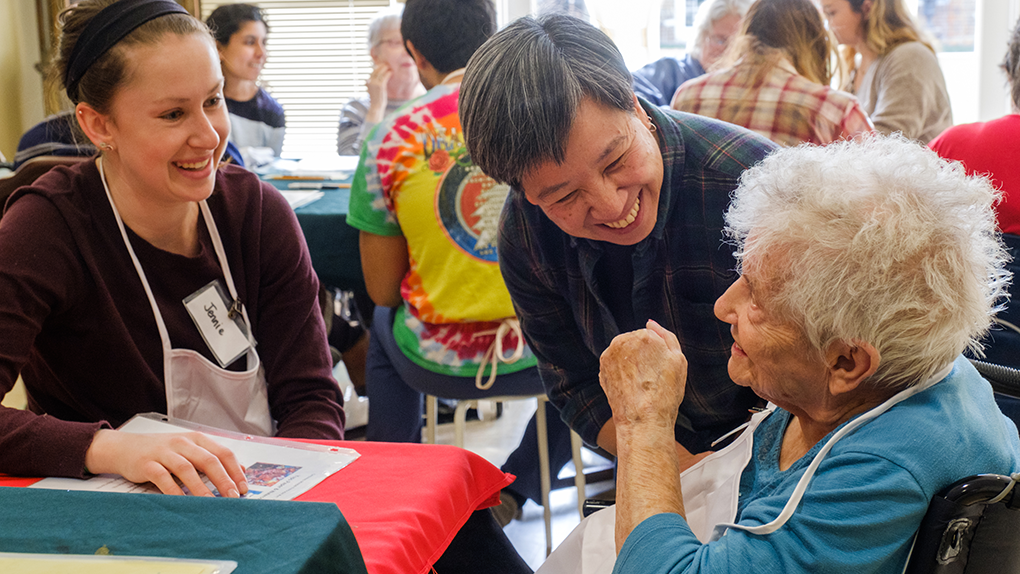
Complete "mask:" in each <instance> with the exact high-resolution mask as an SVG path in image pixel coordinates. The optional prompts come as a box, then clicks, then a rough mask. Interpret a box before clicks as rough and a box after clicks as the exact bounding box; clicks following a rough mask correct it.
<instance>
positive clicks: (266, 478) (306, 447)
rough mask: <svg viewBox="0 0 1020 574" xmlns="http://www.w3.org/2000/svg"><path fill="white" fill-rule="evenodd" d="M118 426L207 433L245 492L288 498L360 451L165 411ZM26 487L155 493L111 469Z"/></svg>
mask: <svg viewBox="0 0 1020 574" xmlns="http://www.w3.org/2000/svg"><path fill="white" fill-rule="evenodd" d="M119 430H120V431H122V432H129V433H141V434H144V433H180V432H194V431H198V432H203V433H205V434H207V435H209V437H210V438H212V439H213V440H215V441H216V442H218V443H220V444H222V445H223V446H225V447H227V448H229V449H230V450H231V451H232V452H233V453H234V456H236V457H237V460H238V462H240V463H241V464H242V465H243V466H244V467H245V469H246V471H245V476H246V478H247V479H248V494H246V495H245V496H244V497H245V498H265V499H269V500H293V499H294V498H296V497H298V496H300V495H301V494H304V493H305V492H307V491H308V490H310V489H311V488H312V487H313V486H315V485H316V484H319V483H320V482H322V481H323V480H325V479H326V477H328V476H330V475H331V474H333V473H335V472H337V471H339V470H340V469H342V468H344V467H345V466H347V465H348V464H350V463H352V462H354V461H355V460H356V459H357V458H358V457H360V456H361V455H360V454H358V453H357V451H355V450H353V449H349V448H340V447H330V446H324V445H318V444H308V443H300V442H294V441H286V440H280V439H274V438H265V437H259V436H254V435H244V434H241V433H233V432H228V431H222V430H219V429H213V428H211V427H205V426H202V425H196V424H194V423H189V422H186V421H173V422H169V421H167V418H166V417H165V416H164V415H160V414H153V413H148V414H142V415H136V416H134V417H132V418H131V420H129V421H128V422H126V423H124V424H123V425H122V426H121V427H120V429H119ZM204 480H205V484H206V486H208V487H209V489H210V490H213V493H214V494H218V493H216V491H215V490H214V489H213V486H212V483H211V482H209V480H208V479H204ZM29 488H50V489H56V490H88V491H96V492H141V493H153V494H158V493H159V489H157V488H156V487H155V486H154V485H153V484H152V483H145V484H136V483H133V482H131V481H128V480H125V479H124V478H122V477H120V476H118V475H115V474H100V475H97V476H94V477H92V478H90V479H87V480H80V479H77V478H45V479H43V480H40V481H39V482H37V483H35V484H33V485H32V486H30V487H29Z"/></svg>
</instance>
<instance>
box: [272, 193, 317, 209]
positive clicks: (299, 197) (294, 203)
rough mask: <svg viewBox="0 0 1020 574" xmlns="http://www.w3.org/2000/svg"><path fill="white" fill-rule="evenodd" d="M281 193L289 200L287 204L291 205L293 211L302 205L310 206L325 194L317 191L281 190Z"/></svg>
mask: <svg viewBox="0 0 1020 574" xmlns="http://www.w3.org/2000/svg"><path fill="white" fill-rule="evenodd" d="M280 193H281V194H282V195H283V197H284V199H286V200H287V203H288V204H290V208H291V209H297V208H299V207H301V206H302V205H308V204H309V203H311V202H313V201H316V200H317V199H319V198H321V197H322V196H323V193H322V192H321V191H319V190H316V189H300V190H294V189H290V190H281V191H280Z"/></svg>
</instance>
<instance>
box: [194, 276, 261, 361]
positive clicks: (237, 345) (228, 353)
mask: <svg viewBox="0 0 1020 574" xmlns="http://www.w3.org/2000/svg"><path fill="white" fill-rule="evenodd" d="M230 306H231V299H230V297H228V296H227V293H226V290H224V289H223V285H222V284H221V283H220V280H219V279H216V280H213V281H210V282H209V284H207V285H206V286H205V287H202V288H201V289H199V290H198V291H195V292H194V293H192V294H191V295H189V296H188V297H187V298H186V299H184V307H185V308H187V310H188V314H190V315H191V320H192V321H194V322H195V326H196V327H198V331H199V333H201V334H202V338H203V339H205V343H206V344H207V345H209V350H211V351H212V353H213V356H215V357H216V361H217V362H219V364H220V366H221V367H226V366H227V365H229V364H231V363H233V362H234V361H236V360H237V359H238V357H240V356H241V355H243V354H244V353H245V352H247V351H248V348H249V347H250V346H251V342H250V341H249V340H248V326H247V325H245V323H244V317H243V316H242V315H241V313H230ZM231 315H233V316H231Z"/></svg>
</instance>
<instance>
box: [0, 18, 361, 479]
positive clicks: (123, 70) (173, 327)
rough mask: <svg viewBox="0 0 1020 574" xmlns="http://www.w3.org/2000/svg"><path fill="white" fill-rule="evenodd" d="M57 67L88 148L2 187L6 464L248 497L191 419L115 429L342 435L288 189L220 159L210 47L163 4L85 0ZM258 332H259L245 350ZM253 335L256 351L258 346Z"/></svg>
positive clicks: (234, 468) (2, 450) (235, 469)
mask: <svg viewBox="0 0 1020 574" xmlns="http://www.w3.org/2000/svg"><path fill="white" fill-rule="evenodd" d="M60 26H61V37H60V46H59V48H58V50H57V53H56V56H55V59H54V63H53V74H54V75H55V77H56V81H58V82H59V83H61V84H62V85H63V86H64V87H65V89H66V91H67V95H68V98H70V100H71V102H72V103H73V104H74V105H75V108H74V109H75V117H76V119H77V121H78V124H79V125H80V127H81V129H82V131H83V132H84V133H85V135H86V136H87V137H88V139H89V140H91V141H92V143H93V144H95V145H96V147H97V148H98V149H99V150H100V153H99V156H98V157H97V158H96V159H95V161H88V162H83V163H81V164H78V165H76V166H75V167H71V168H63V167H58V168H56V169H54V170H52V171H51V172H49V173H48V174H46V175H44V176H43V177H41V178H40V179H38V180H37V181H36V182H35V183H34V184H33V185H31V186H28V187H24V188H21V189H19V190H18V191H16V192H15V193H14V195H12V196H11V199H10V201H9V202H8V204H7V208H6V212H5V214H4V217H3V222H4V224H3V226H2V227H0V269H3V273H2V274H0V393H6V392H8V391H9V390H10V389H11V387H13V386H14V383H15V380H16V379H17V377H18V375H19V373H20V374H21V376H22V378H23V380H24V382H25V387H26V389H27V391H28V396H29V410H25V411H20V410H15V409H7V408H3V409H0V472H4V473H8V474H17V475H30V476H33V475H34V476H40V475H42V476H69V477H85V476H87V475H89V474H90V473H114V474H119V475H121V476H123V477H125V478H127V479H128V480H131V481H134V482H147V481H151V482H152V483H154V484H155V485H156V486H157V487H159V489H160V490H162V491H163V492H167V493H175V494H180V493H181V492H182V490H181V487H180V486H178V484H177V482H176V481H175V478H176V479H178V480H179V481H180V482H181V483H182V484H183V485H184V486H185V487H187V488H188V489H189V490H190V491H191V492H192V493H193V494H209V490H208V489H207V488H206V487H205V486H204V485H203V484H202V482H201V480H200V478H199V474H200V473H201V474H204V475H206V476H207V477H208V478H209V479H210V480H211V481H212V483H213V485H214V486H215V487H216V488H217V489H218V490H219V492H221V493H223V494H224V495H226V496H237V495H239V494H244V493H245V492H246V490H247V486H246V483H245V480H244V475H243V472H242V469H241V467H240V465H239V464H238V463H237V460H236V459H235V458H234V456H233V454H231V453H230V452H229V451H228V450H226V449H224V448H223V447H221V446H219V445H218V444H217V443H214V442H212V441H210V440H208V439H205V438H204V437H203V436H202V435H199V434H181V435H131V434H126V433H121V432H118V431H116V430H113V429H114V428H116V427H117V426H119V425H121V424H122V423H124V422H125V421H126V420H128V419H129V418H131V417H132V416H133V415H135V414H137V413H144V412H161V413H167V414H169V415H170V416H172V417H176V418H180V419H184V420H191V421H194V422H198V423H202V424H207V425H212V426H216V427H220V428H226V429H231V430H237V431H241V432H247V433H252V434H260V435H277V436H286V437H303V438H319V439H340V438H342V437H343V423H344V414H343V409H342V406H341V402H342V398H341V396H340V394H339V392H338V390H337V386H336V383H335V382H334V381H333V380H332V379H331V376H330V367H331V361H330V355H329V350H328V346H327V344H326V334H325V330H324V327H323V321H322V317H321V314H320V311H319V307H318V303H317V297H316V296H317V293H318V281H317V279H316V277H315V273H314V271H313V270H312V267H311V262H310V259H309V256H308V252H307V249H306V247H305V245H304V242H303V240H302V239H301V235H300V229H299V228H298V225H297V221H296V219H295V217H294V215H293V212H292V211H291V210H290V208H289V207H288V205H287V203H286V201H285V200H284V199H283V198H282V197H281V196H280V195H279V194H278V193H276V192H275V191H273V190H272V189H271V188H269V187H267V186H265V185H263V184H262V183H261V182H260V181H259V180H258V178H257V177H256V176H255V175H254V174H252V173H250V172H247V171H244V170H242V169H239V168H236V167H233V166H229V165H221V164H220V161H219V158H221V157H222V155H223V149H224V147H225V146H226V138H227V134H228V132H229V121H228V119H227V111H226V108H225V106H224V103H223V95H222V91H223V76H222V73H221V71H220V65H219V60H218V57H217V52H216V44H215V42H214V40H213V38H212V36H211V35H210V34H209V31H208V29H207V28H206V27H205V25H204V24H202V22H200V21H199V20H196V19H195V18H193V17H192V16H191V15H189V14H188V13H187V12H186V11H185V10H184V9H183V8H181V7H180V6H179V5H177V4H176V3H174V2H172V1H169V0H120V1H114V0H83V1H82V2H79V3H78V4H76V5H75V6H73V7H71V8H68V9H67V10H65V11H64V12H63V13H62V14H61V17H60ZM256 343H257V345H258V346H257V347H256ZM256 349H257V350H256Z"/></svg>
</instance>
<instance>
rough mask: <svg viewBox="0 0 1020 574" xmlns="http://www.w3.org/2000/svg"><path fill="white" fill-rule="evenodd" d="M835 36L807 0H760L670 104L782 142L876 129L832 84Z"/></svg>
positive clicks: (814, 140) (817, 140)
mask: <svg viewBox="0 0 1020 574" xmlns="http://www.w3.org/2000/svg"><path fill="white" fill-rule="evenodd" d="M834 55H835V42H834V41H833V40H832V39H831V36H830V34H829V32H827V31H826V30H825V26H824V25H823V23H822V17H821V14H820V13H819V12H818V9H817V8H816V7H815V6H814V4H812V3H811V1H810V0H758V2H755V3H754V4H753V5H752V6H751V9H750V10H749V11H748V13H747V17H746V18H745V19H744V24H743V26H742V29H741V32H740V35H739V36H738V37H737V39H736V40H735V42H734V45H733V46H732V48H731V49H730V51H729V52H728V53H727V55H726V56H724V61H728V62H729V64H728V65H727V66H726V67H724V68H723V69H721V70H718V71H716V72H712V73H710V74H708V75H707V76H702V77H700V78H696V79H694V80H691V81H689V82H687V83H685V84H684V85H682V86H680V89H679V90H677V92H676V94H675V95H674V96H673V102H672V107H673V109H677V110H681V111H685V112H691V113H695V114H699V115H703V116H708V117H713V118H716V119H719V120H723V121H726V122H729V123H732V124H736V125H739V126H743V127H745V128H748V129H750V130H753V131H755V132H758V133H760V134H762V135H763V136H765V137H767V138H769V139H771V140H772V141H774V142H776V143H778V144H781V145H788V146H789V145H797V144H800V143H804V142H809V143H815V144H826V143H829V142H831V141H834V140H838V139H841V138H850V137H854V136H856V135H858V134H861V133H866V132H869V131H871V123H870V121H869V120H868V117H867V115H866V114H865V113H864V110H863V109H862V108H861V105H860V104H859V103H858V102H857V100H856V99H855V98H854V97H853V96H851V95H850V94H847V93H845V92H841V91H838V90H834V89H832V88H830V87H829V86H828V84H829V81H830V80H831V78H832V75H833V70H832V68H833V65H832V61H833V60H834V58H832V56H834Z"/></svg>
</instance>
